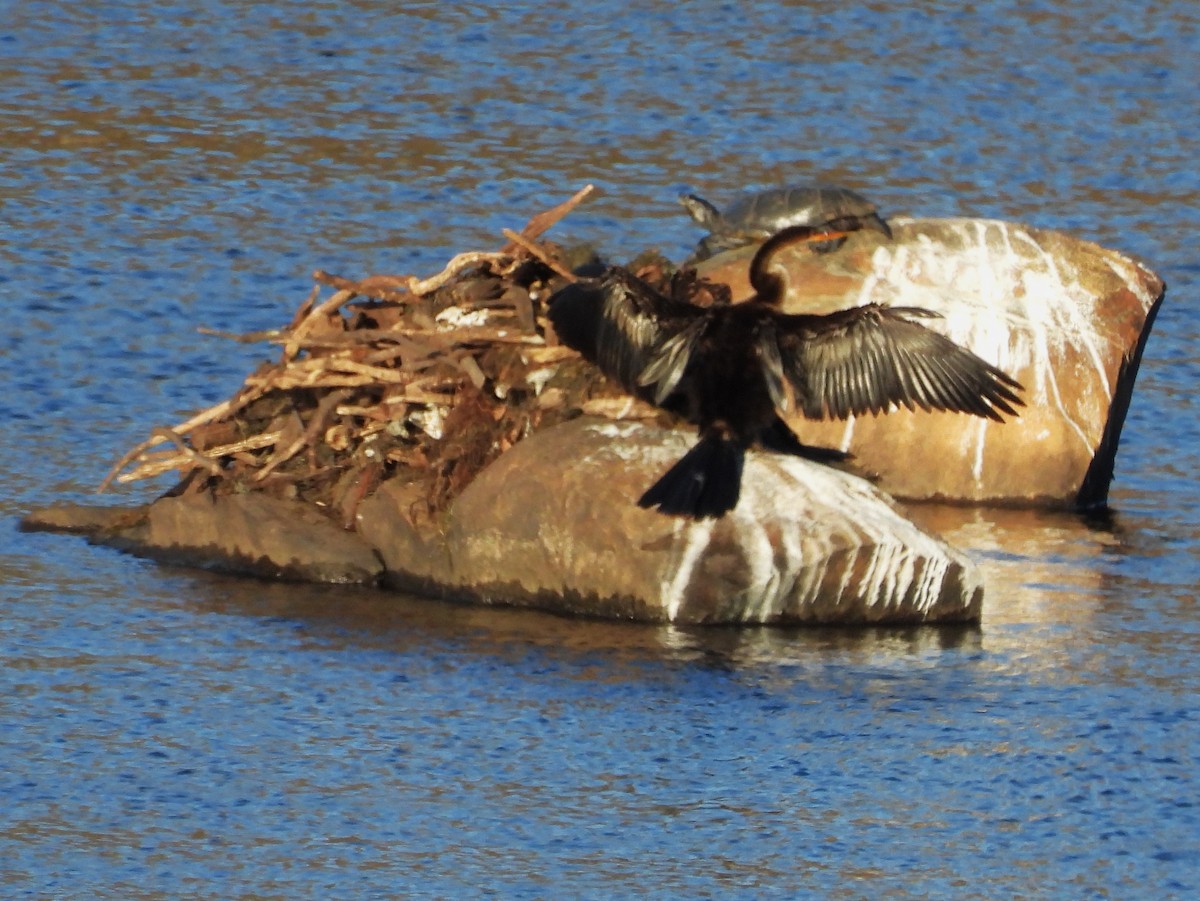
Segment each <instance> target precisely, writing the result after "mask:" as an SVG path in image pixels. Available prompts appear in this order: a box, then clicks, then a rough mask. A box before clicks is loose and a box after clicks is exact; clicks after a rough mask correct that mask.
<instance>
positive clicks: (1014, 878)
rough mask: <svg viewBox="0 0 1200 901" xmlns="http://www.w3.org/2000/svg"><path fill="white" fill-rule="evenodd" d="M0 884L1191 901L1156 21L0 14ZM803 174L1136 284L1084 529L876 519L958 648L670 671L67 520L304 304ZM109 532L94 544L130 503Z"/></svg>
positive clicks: (798, 640)
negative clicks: (1153, 285) (946, 602)
mask: <svg viewBox="0 0 1200 901" xmlns="http://www.w3.org/2000/svg"><path fill="white" fill-rule="evenodd" d="M3 10H4V14H3V16H0V226H2V231H0V235H2V238H0V296H2V298H3V301H4V303H5V309H6V311H7V321H6V326H5V328H4V329H2V330H0V375H2V377H3V379H4V385H5V390H4V391H3V392H0V416H2V417H3V422H4V423H5V428H4V429H3V430H0V460H2V461H3V465H2V466H0V516H2V517H3V523H0V545H2V547H3V557H2V558H0V603H2V604H3V619H2V620H0V623H2V624H0V672H3V673H4V675H3V676H2V677H0V679H2V682H0V728H2V731H0V735H2V736H3V737H2V738H0V752H2V753H0V795H2V796H3V797H4V799H5V804H4V805H3V813H2V814H0V824H2V825H0V886H3V888H4V893H5V894H6V895H7V896H12V897H79V898H84V897H86V898H96V897H111V898H159V897H181V896H190V897H211V898H231V897H261V898H275V897H278V898H297V897H334V896H336V897H389V896H390V897H400V896H404V897H472V896H477V895H481V894H487V893H489V892H490V893H492V894H494V895H496V896H500V897H520V898H540V897H630V896H645V895H653V896H657V897H721V898H727V897H747V898H758V897H817V898H859V897H871V898H874V897H881V896H884V895H887V896H889V897H899V898H906V897H913V898H928V897H946V898H956V899H957V898H1004V897H1063V898H1139V897H1146V898H1170V897H1180V898H1184V897H1191V896H1192V895H1194V894H1195V893H1196V892H1197V891H1198V890H1200V839H1197V836H1200V814H1198V812H1197V809H1196V806H1195V804H1196V800H1195V799H1196V798H1197V796H1198V794H1200V792H1198V791H1197V785H1196V781H1197V780H1196V775H1195V774H1196V769H1197V751H1196V749H1197V741H1198V739H1200V727H1198V725H1197V714H1196V711H1195V704H1194V699H1195V698H1196V696H1197V692H1198V690H1200V667H1198V665H1197V663H1196V661H1197V660H1198V659H1200V653H1198V652H1200V629H1198V628H1197V615H1196V611H1195V609H1194V608H1195V598H1196V590H1195V585H1196V582H1197V575H1198V573H1200V565H1198V562H1197V552H1198V549H1200V540H1198V533H1200V517H1198V515H1197V512H1196V511H1197V509H1198V504H1197V501H1198V500H1200V498H1198V497H1197V490H1196V483H1195V479H1194V475H1193V474H1194V473H1195V472H1196V471H1197V469H1198V468H1200V459H1198V454H1197V450H1196V448H1197V447H1198V446H1200V445H1198V442H1197V439H1198V437H1200V435H1198V428H1197V415H1196V407H1195V401H1194V386H1195V385H1196V383H1197V379H1198V377H1200V365H1198V363H1200V360H1198V357H1197V353H1196V351H1195V347H1196V346H1197V343H1196V342H1197V337H1198V335H1197V331H1198V327H1200V320H1198V318H1197V315H1196V314H1195V309H1194V304H1193V303H1192V299H1193V297H1194V295H1195V290H1196V287H1197V281H1198V272H1200V267H1198V266H1197V257H1196V252H1195V236H1196V235H1197V234H1200V214H1198V212H1197V211H1198V210H1200V174H1198V173H1197V169H1196V166H1195V149H1196V147H1197V146H1200V120H1198V118H1197V116H1196V114H1195V89H1196V86H1197V85H1198V84H1200V35H1198V31H1200V28H1198V25H1200V18H1198V16H1197V13H1196V12H1195V10H1194V8H1193V6H1192V4H1190V3H1184V2H1163V3H1157V4H1149V5H1143V6H1142V7H1136V8H1135V7H1130V6H1129V5H1128V4H1118V3H1112V2H1107V0H1097V2H1093V3H1090V4H1086V5H1077V6H1068V5H1064V4H1052V3H1015V2H1012V3H1003V2H1002V3H992V4H977V5H976V4H966V5H963V4H949V3H946V4H928V3H922V4H917V3H906V2H900V3H890V4H882V3H844V4H840V5H836V6H831V5H829V4H818V3H807V2H776V3H756V4H721V3H715V2H685V3H657V2H638V3H633V4H605V3H600V4H599V5H597V4H596V3H588V4H582V3H573V2H567V3H562V4H557V5H556V6H554V7H547V6H545V5H544V4H533V3H505V4H499V5H498V4H482V3H481V4H469V3H467V4H461V3H460V4H434V3H429V4H423V3H409V4H403V5H396V4H390V3H379V2H368V0H358V2H336V3H335V2H314V3H307V4H303V5H296V4H282V3H252V2H236V0H225V2H217V0H213V2H206V3H202V4H188V5H181V4H172V3H166V4H162V3H156V4H151V3H146V2H144V0H123V2H117V3H109V4H104V5H102V7H101V8H87V9H85V8H83V7H82V6H80V5H78V4H76V5H71V4H51V3H45V2H36V0H35V2H27V3H20V4H17V3H9V4H6V5H4V7H3ZM809 177H820V178H824V179H828V180H832V181H837V182H843V183H846V184H848V185H851V186H853V187H855V188H858V189H859V190H862V191H863V192H865V193H867V194H869V195H871V196H872V197H873V198H875V199H876V200H877V201H878V202H879V204H880V206H881V208H882V209H883V210H884V211H885V212H886V213H889V214H901V213H903V214H913V215H928V216H941V215H977V216H995V217H1000V218H1005V219H1012V220H1019V221H1023V222H1028V223H1030V224H1033V225H1038V226H1045V227H1052V228H1062V229H1065V230H1068V231H1070V232H1072V233H1073V234H1076V235H1079V236H1081V237H1084V238H1088V239H1091V240H1096V241H1099V242H1101V243H1104V244H1106V245H1109V246H1113V247H1116V248H1118V249H1120V250H1123V251H1126V252H1128V253H1132V254H1135V255H1137V256H1140V257H1141V258H1143V259H1145V260H1146V261H1147V262H1148V263H1149V264H1150V265H1151V266H1152V267H1153V268H1154V269H1155V270H1156V271H1158V272H1159V273H1160V274H1161V275H1162V276H1163V277H1164V278H1165V279H1166V280H1167V282H1168V284H1169V289H1168V299H1167V302H1166V303H1165V304H1164V306H1163V308H1162V311H1161V313H1160V315H1159V318H1158V322H1157V325H1156V329H1155V334H1154V336H1153V338H1152V339H1151V341H1150V344H1149V346H1148V348H1147V352H1146V358H1145V361H1144V363H1143V366H1142V372H1141V376H1140V378H1139V382H1138V389H1137V392H1136V394H1135V397H1134V402H1133V406H1132V409H1131V411H1130V415H1129V419H1128V422H1127V426H1126V430H1125V435H1124V439H1123V442H1122V445H1121V451H1120V455H1119V457H1118V461H1117V479H1116V482H1115V484H1114V490H1113V496H1112V502H1113V508H1114V512H1113V515H1112V517H1111V518H1110V519H1108V520H1105V521H1083V520H1081V519H1079V518H1077V517H1072V516H1064V515H1059V514H1054V515H1051V514H1038V513H1021V512H1001V511H987V510H984V511H945V510H941V511H938V510H925V511H918V514H917V515H919V516H920V517H921V518H922V521H924V522H926V523H927V524H929V525H930V526H931V527H933V528H936V529H938V530H940V531H942V532H943V533H944V534H946V535H947V536H949V538H950V540H952V541H954V542H955V543H956V544H959V545H960V546H963V547H966V548H968V549H969V550H970V552H971V554H972V556H974V557H975V558H976V559H977V560H978V561H979V563H980V564H981V566H982V567H983V569H984V573H985V576H986V580H987V601H986V605H985V610H984V620H983V623H982V624H981V626H980V627H978V628H969V629H933V628H925V629H911V630H868V631H853V632H843V631H837V630H818V631H789V630H725V629H717V630H696V631H690V630H680V629H672V628H658V627H647V626H634V625H627V624H606V623H594V622H577V621H569V620H564V619H558V618H555V617H550V616H544V615H539V614H535V613H528V612H514V611H496V610H475V609H467V608H461V607H454V606H447V605H442V604H435V603H431V602H425V601H420V600H416V599H406V598H402V597H396V596H380V595H377V594H375V593H372V592H365V591H357V590H346V589H342V588H338V589H334V588H323V587H297V586H282V585H272V584H267V583H262V582H256V581H250V580H240V579H233V578H229V577H223V576H217V575H211V574H206V573H201V572H192V571H184V570H173V569H168V568H161V567H157V566H154V565H152V564H149V563H146V562H144V561H139V560H135V559H131V558H127V557H124V556H121V555H119V554H117V553H115V552H112V551H109V550H106V549H100V548H94V547H90V546H88V545H86V544H85V543H83V542H81V541H79V540H78V539H75V538H70V537H64V536H51V535H28V534H22V533H18V532H17V531H16V530H15V522H16V519H17V518H18V517H19V516H20V514H21V513H23V512H24V511H26V510H28V509H30V508H31V507H34V506H37V505H39V504H45V503H49V502H52V501H56V500H61V499H75V500H94V497H93V496H92V495H91V491H92V489H93V488H94V486H95V485H96V484H97V483H98V482H99V481H100V480H101V478H103V476H104V474H105V473H106V472H107V469H108V467H109V465H110V464H111V463H112V462H113V461H114V460H115V459H116V458H117V457H118V456H119V455H120V454H121V453H123V452H124V451H125V450H126V449H127V448H128V447H129V446H130V445H131V444H132V443H134V442H136V441H138V440H140V439H141V438H142V437H144V436H145V434H146V432H147V430H148V429H149V428H150V427H152V426H154V425H157V424H163V423H170V422H175V421H178V420H180V419H182V418H184V417H185V416H186V415H187V414H189V413H190V412H191V411H193V410H195V409H196V408H199V407H202V406H206V405H208V404H211V403H215V402H217V401H219V400H222V399H224V398H225V397H226V396H228V395H229V394H230V393H231V392H232V391H233V390H234V389H235V388H236V387H237V386H238V385H239V384H240V381H241V379H242V377H243V376H244V375H245V373H246V372H247V371H248V370H249V369H250V368H251V367H252V366H253V365H254V364H255V363H256V362H257V361H258V360H259V359H260V358H261V357H262V356H263V355H264V353H266V352H267V351H266V349H265V348H261V347H254V346H246V345H240V344H235V343H232V342H227V341H221V340H218V339H214V338H211V337H206V336H203V335H200V334H198V332H197V328H198V327H200V326H208V327H213V328H217V329H225V330H229V331H252V330H256V329H263V328H272V327H276V326H278V325H279V324H280V323H281V322H282V321H284V320H285V319H286V317H288V316H290V314H291V312H292V310H293V309H294V308H295V306H296V305H297V304H298V303H299V302H300V300H301V299H302V298H303V296H304V295H305V294H306V293H307V291H308V288H309V281H308V276H309V273H310V272H311V270H312V269H313V268H316V267H321V268H325V269H328V270H331V271H334V272H340V273H343V274H347V275H351V276H354V275H364V274H368V273H414V274H420V275H426V274H430V273H432V272H434V271H436V270H438V269H439V268H440V267H441V265H442V263H443V262H444V261H445V260H446V259H447V258H448V257H449V256H450V255H452V254H453V253H456V252H458V251H460V250H464V249H475V248H479V249H488V248H491V247H493V246H496V245H498V244H499V243H501V239H500V237H499V230H500V229H501V228H504V227H520V225H522V224H523V223H524V221H525V220H526V219H527V218H528V217H529V216H530V215H532V214H533V213H535V212H537V211H539V210H540V209H543V208H545V207H548V206H551V205H553V204H555V203H558V202H559V201H561V200H562V199H564V198H565V197H567V196H569V195H570V194H571V193H573V192H574V191H575V190H576V189H577V188H579V187H580V186H581V185H583V184H585V183H587V182H594V183H595V184H597V186H598V187H599V188H600V191H601V195H600V196H599V197H598V198H597V199H596V200H595V201H593V202H590V203H589V204H588V205H587V206H586V207H584V208H581V209H580V210H578V211H576V212H575V213H573V214H572V215H571V217H570V218H569V219H568V220H566V221H565V222H564V223H562V224H561V225H560V226H559V227H558V228H557V229H556V232H555V235H556V236H558V237H560V238H562V239H564V240H570V241H592V242H595V243H597V244H599V245H600V246H601V247H602V248H604V249H605V250H606V251H607V252H609V253H610V254H612V255H613V256H614V257H617V258H622V257H624V256H630V255H632V254H634V253H636V252H637V251H639V250H641V249H643V248H645V247H647V246H657V247H659V248H661V249H662V250H663V251H664V252H666V253H668V254H669V255H672V256H676V257H678V256H682V254H683V253H684V252H685V251H686V250H687V249H688V248H689V247H690V246H691V245H692V243H694V241H695V240H696V239H697V237H698V234H697V230H696V228H695V226H694V225H693V224H692V223H691V222H690V221H688V220H687V218H686V217H685V216H683V215H682V214H681V212H680V210H679V209H678V208H677V207H676V205H675V200H674V198H675V195H676V194H677V193H678V192H679V191H681V190H684V189H688V190H695V191H699V192H700V193H702V194H705V195H709V196H711V197H712V198H713V199H714V200H715V201H718V202H724V201H726V200H728V199H729V198H730V197H731V196H732V195H733V194H734V193H735V192H736V191H738V190H740V189H741V188H742V187H749V186H763V185H769V184H774V183H777V182H779V181H786V180H799V179H804V178H809ZM165 487H166V484H165V483H163V484H156V485H142V486H138V487H137V488H135V489H133V490H131V491H129V492H127V493H126V494H124V495H118V496H117V497H115V498H111V499H110V500H111V501H113V502H131V501H136V500H142V499H147V498H149V497H153V496H154V494H155V493H156V492H157V491H159V490H162V489H163V488H165Z"/></svg>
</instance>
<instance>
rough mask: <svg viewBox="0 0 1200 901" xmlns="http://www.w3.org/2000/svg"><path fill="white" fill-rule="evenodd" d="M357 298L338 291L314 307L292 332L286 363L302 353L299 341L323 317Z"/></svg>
mask: <svg viewBox="0 0 1200 901" xmlns="http://www.w3.org/2000/svg"><path fill="white" fill-rule="evenodd" d="M355 296H356V295H355V293H354V292H353V291H348V290H342V291H338V292H337V293H335V294H334V295H333V296H332V297H330V298H329V300H327V301H325V302H324V303H322V304H320V305H319V306H316V307H313V309H312V311H311V312H310V313H309V314H308V315H307V316H305V317H304V319H303V321H302V322H301V323H300V324H299V325H297V326H296V327H295V328H294V329H293V330H292V340H290V341H288V343H287V344H285V345H284V347H283V357H284V361H285V362H287V361H290V360H292V359H293V358H294V357H295V356H296V354H298V353H300V345H299V343H298V342H299V340H300V339H301V338H303V337H304V336H305V335H307V334H308V333H309V332H310V331H312V330H313V328H314V327H315V326H316V324H317V323H318V322H319V321H320V319H321V317H322V316H328V315H329V314H330V313H332V312H334V311H335V310H337V309H339V308H340V307H341V306H342V304H344V303H347V302H349V301H350V300H352V299H353V298H354V297H355Z"/></svg>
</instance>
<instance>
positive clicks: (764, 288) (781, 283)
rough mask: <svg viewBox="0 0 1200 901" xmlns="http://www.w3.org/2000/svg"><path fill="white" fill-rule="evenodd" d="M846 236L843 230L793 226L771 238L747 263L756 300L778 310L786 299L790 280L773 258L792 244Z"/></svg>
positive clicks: (785, 269) (781, 264) (785, 271)
mask: <svg viewBox="0 0 1200 901" xmlns="http://www.w3.org/2000/svg"><path fill="white" fill-rule="evenodd" d="M845 236H846V232H845V231H830V230H829V229H821V228H813V227H812V226H811V225H793V226H791V227H789V228H785V229H783V230H782V231H778V232H776V233H775V234H773V235H771V237H769V238H767V240H766V241H764V242H763V245H762V246H761V247H760V248H758V252H757V253H756V254H754V259H753V260H751V261H750V287H752V288H753V289H754V293H755V295H756V296H757V300H758V301H759V302H761V303H765V304H768V305H769V306H773V307H777V306H780V305H781V304H782V303H783V298H784V297H785V296H787V292H788V288H789V287H790V286H791V279H790V277H789V275H788V268H787V267H786V266H785V265H784V264H783V263H782V262H780V261H779V260H778V259H776V257H777V256H778V254H779V252H780V251H781V250H784V249H785V248H788V247H792V246H793V245H795V244H807V243H810V242H812V241H831V240H836V239H838V238H843V237H845Z"/></svg>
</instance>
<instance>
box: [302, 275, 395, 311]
mask: <svg viewBox="0 0 1200 901" xmlns="http://www.w3.org/2000/svg"><path fill="white" fill-rule="evenodd" d="M312 277H313V281H316V282H320V283H321V284H323V285H329V286H330V287H331V288H337V289H338V290H339V291H353V292H354V293H355V294H361V295H362V296H363V297H374V298H375V299H376V300H387V301H392V302H394V303H409V302H411V301H412V299H413V296H412V294H410V293H409V292H408V290H407V286H408V283H409V281H410V280H411V276H403V275H371V276H367V277H366V278H363V279H359V280H358V281H355V280H354V279H350V278H343V277H342V276H340V275H334V274H333V273H332V272H326V271H325V270H324V269H318V270H316V271H315V272H313V274H312Z"/></svg>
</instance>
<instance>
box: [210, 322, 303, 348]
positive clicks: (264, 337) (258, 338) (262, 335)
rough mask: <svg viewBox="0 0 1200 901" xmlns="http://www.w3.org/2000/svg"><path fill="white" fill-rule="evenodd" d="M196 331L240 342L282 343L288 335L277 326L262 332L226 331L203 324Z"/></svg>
mask: <svg viewBox="0 0 1200 901" xmlns="http://www.w3.org/2000/svg"><path fill="white" fill-rule="evenodd" d="M196 331H198V332H199V333H200V334H202V335H210V336H212V337H214V338H227V339H229V340H230V341H237V342H238V343H239V344H259V343H261V342H264V341H274V342H276V343H280V344H282V343H283V342H285V341H286V340H287V337H288V333H287V332H285V331H283V329H277V328H269V329H263V330H262V331H261V332H225V331H222V330H221V329H215V328H208V327H206V326H203V325H202V326H199V327H198V328H197V329H196Z"/></svg>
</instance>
